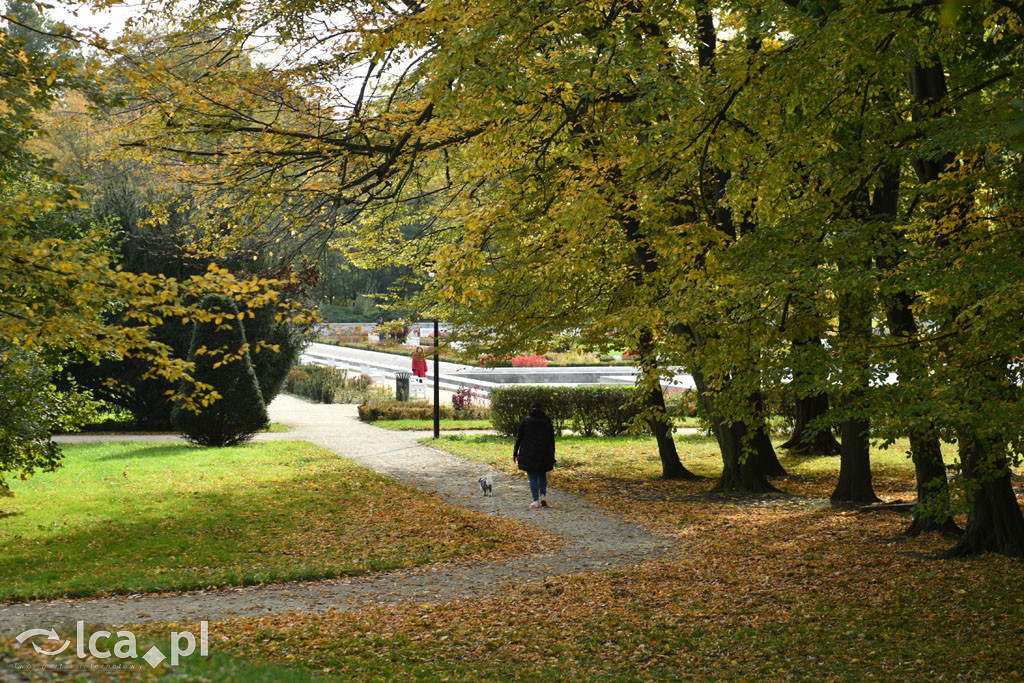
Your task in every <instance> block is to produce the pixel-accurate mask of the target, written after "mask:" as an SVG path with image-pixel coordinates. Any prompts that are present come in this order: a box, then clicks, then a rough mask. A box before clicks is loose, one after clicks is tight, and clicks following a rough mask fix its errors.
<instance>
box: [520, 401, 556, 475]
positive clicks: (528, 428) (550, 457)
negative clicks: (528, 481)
mask: <svg viewBox="0 0 1024 683" xmlns="http://www.w3.org/2000/svg"><path fill="white" fill-rule="evenodd" d="M512 457H513V458H516V459H517V460H518V463H519V469H521V470H524V471H526V472H550V471H551V470H553V469H555V427H554V425H552V424H551V419H550V418H549V417H548V416H547V415H545V414H544V413H541V412H532V413H530V414H529V415H527V416H526V418H525V419H524V420H523V421H522V422H520V423H519V433H518V434H516V445H515V448H513V449H512Z"/></svg>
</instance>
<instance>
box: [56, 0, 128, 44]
mask: <svg viewBox="0 0 1024 683" xmlns="http://www.w3.org/2000/svg"><path fill="white" fill-rule="evenodd" d="M141 7H142V4H141V3H140V2H132V1H131V0H129V1H128V2H123V3H120V4H118V5H116V6H114V7H111V8H110V9H106V10H103V11H102V12H98V13H97V12H94V11H93V10H92V8H91V7H89V6H88V4H87V3H81V2H61V1H60V0H58V1H57V2H54V3H53V7H52V8H48V9H47V10H46V14H47V16H49V17H50V18H51V19H53V20H55V21H62V22H64V23H65V24H67V25H68V26H71V27H72V28H91V29H96V30H98V31H100V32H101V33H102V35H103V36H104V37H105V38H107V39H114V38H116V37H117V36H119V35H120V34H121V32H122V30H123V29H124V24H125V21H127V20H128V19H129V18H131V17H137V16H139V14H140V12H141Z"/></svg>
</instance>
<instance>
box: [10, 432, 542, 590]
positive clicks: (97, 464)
mask: <svg viewBox="0 0 1024 683" xmlns="http://www.w3.org/2000/svg"><path fill="white" fill-rule="evenodd" d="M14 492H15V496H14V497H13V498H6V499H2V501H0V506H2V507H0V511H2V516H0V601H8V602H10V601H17V600H25V599H38V598H52V597H58V596H88V595H103V594H116V593H137V592H150V591H168V590H181V589H190V588H206V587H209V586H224V585H247V584H254V583H262V582H279V581H291V580H300V579H314V578H328V577H337V576H347V575H355V574H366V573H370V572H378V571H383V570H387V569H394V568H397V567H408V566H414V565H421V564H427V563H431V562H438V561H441V560H445V559H448V558H452V557H455V556H458V555H462V554H466V553H472V554H473V556H474V557H481V556H484V557H487V556H490V557H505V556H508V555H509V554H510V553H515V552H517V551H518V550H520V549H521V546H520V543H521V542H522V541H521V538H522V534H519V533H516V528H517V527H516V526H515V525H513V524H512V523H510V522H506V521H505V520H502V519H499V518H494V517H487V516H485V515H480V514H476V513H471V512H469V511H465V510H462V509H460V508H456V507H453V506H450V505H446V504H443V503H440V502H439V501H438V500H437V498H436V497H434V496H430V495H427V494H424V493H421V492H419V491H416V490H413V489H411V488H409V487H407V486H403V485H401V484H398V483H397V482H395V481H393V480H391V479H388V478H386V477H383V476H380V475H377V474H375V473H372V472H370V471H368V470H365V469H363V468H361V467H359V466H357V465H355V464H354V463H352V462H351V461H349V460H346V459H344V458H340V457H338V456H336V455H334V454H331V453H328V452H326V451H324V450H322V449H319V448H317V447H315V446H312V445H310V444H308V443H304V442H276V443H262V444H252V445H248V446H241V447H234V448H222V449H201V448H193V447H189V446H180V445H164V444H160V445H154V444H145V443H116V442H115V443H96V444H86V445H78V446H71V447H68V448H67V449H66V462H65V466H64V467H63V468H61V469H60V470H58V471H56V472H53V473H41V474H37V475H36V476H34V477H32V478H30V479H28V480H27V481H24V482H21V481H18V482H15V483H14Z"/></svg>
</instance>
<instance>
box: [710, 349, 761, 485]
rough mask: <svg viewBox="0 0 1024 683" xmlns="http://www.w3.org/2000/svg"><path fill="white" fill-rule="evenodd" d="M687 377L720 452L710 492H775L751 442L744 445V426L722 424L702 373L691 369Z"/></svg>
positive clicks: (735, 423) (745, 429)
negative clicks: (690, 377)
mask: <svg viewBox="0 0 1024 683" xmlns="http://www.w3.org/2000/svg"><path fill="white" fill-rule="evenodd" d="M691 374H692V375H693V381H694V384H696V385H697V396H698V397H699V399H700V402H701V407H702V408H703V409H704V414H705V415H706V416H707V418H708V420H709V421H710V422H711V428H712V431H713V432H714V434H715V439H716V440H717V441H718V448H719V450H720V451H721V453H722V476H721V477H719V479H718V483H717V484H715V487H714V489H712V490H713V491H715V492H718V493H774V492H778V489H777V488H775V487H774V486H772V484H771V482H769V481H768V479H767V478H766V477H765V474H764V472H763V470H762V465H761V455H760V453H759V451H758V449H757V448H755V447H754V445H753V444H752V443H751V444H748V443H747V442H748V441H749V440H750V437H749V430H748V428H747V425H746V424H745V423H743V422H732V423H726V422H724V421H723V420H722V419H721V418H720V417H719V416H718V412H717V411H716V410H715V401H714V394H713V393H712V392H711V391H709V388H708V384H707V380H706V378H705V377H704V373H703V372H702V371H701V370H699V369H696V368H694V369H693V370H692V371H691ZM770 445H771V443H770V442H769V446H770Z"/></svg>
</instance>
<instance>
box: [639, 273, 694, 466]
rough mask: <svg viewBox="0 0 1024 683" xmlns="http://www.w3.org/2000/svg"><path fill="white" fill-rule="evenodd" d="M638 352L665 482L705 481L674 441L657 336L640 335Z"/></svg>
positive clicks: (643, 384)
mask: <svg viewBox="0 0 1024 683" xmlns="http://www.w3.org/2000/svg"><path fill="white" fill-rule="evenodd" d="M645 259H647V260H645V261H643V262H644V263H650V262H651V261H652V260H653V257H652V256H650V254H649V253H646V254H645ZM637 351H638V353H639V355H640V382H641V385H642V386H643V387H644V389H645V392H646V395H645V397H644V402H645V403H646V405H647V408H648V409H649V410H650V411H651V419H650V421H649V424H650V425H651V432H652V433H653V434H654V440H655V441H657V442H658V457H659V458H661V478H662V479H690V480H696V479H700V478H701V477H700V476H698V475H696V474H694V473H693V472H691V471H690V470H688V469H686V467H684V466H683V462H682V460H680V459H679V451H678V450H677V449H676V441H675V439H674V438H673V437H672V431H673V430H672V420H671V418H670V417H669V416H668V414H667V413H666V412H665V395H664V394H663V393H662V391H661V372H660V369H659V368H658V366H657V353H656V352H655V348H654V340H653V335H652V334H651V332H650V330H644V331H643V332H641V334H640V339H639V343H638V344H637Z"/></svg>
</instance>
